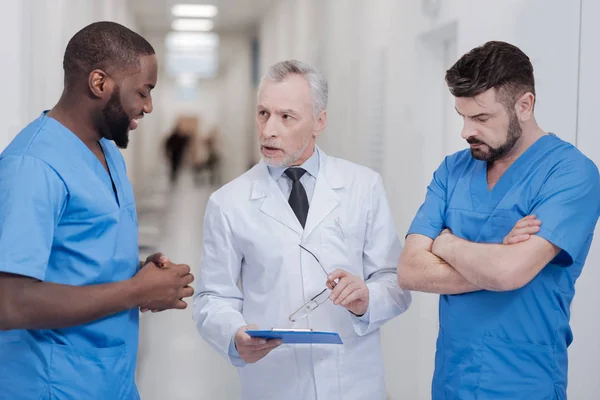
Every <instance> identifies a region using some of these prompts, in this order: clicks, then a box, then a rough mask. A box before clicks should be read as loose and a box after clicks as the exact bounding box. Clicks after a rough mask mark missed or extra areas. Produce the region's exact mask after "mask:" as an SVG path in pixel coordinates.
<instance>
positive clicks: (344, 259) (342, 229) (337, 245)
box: [321, 215, 363, 278]
mask: <svg viewBox="0 0 600 400" xmlns="http://www.w3.org/2000/svg"><path fill="white" fill-rule="evenodd" d="M321 248H322V250H321V253H322V258H323V259H324V263H325V268H329V271H328V272H332V271H333V270H335V269H337V268H342V269H345V270H347V271H349V272H351V273H352V274H354V275H357V276H360V277H361V278H362V277H363V276H362V274H363V272H362V252H363V243H362V241H361V240H360V239H359V238H358V233H357V229H356V226H352V225H348V224H344V223H343V222H342V220H341V218H340V217H339V216H338V215H333V216H331V217H330V218H328V219H327V220H326V221H324V222H323V226H322V227H321Z"/></svg>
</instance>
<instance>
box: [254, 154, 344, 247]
mask: <svg viewBox="0 0 600 400" xmlns="http://www.w3.org/2000/svg"><path fill="white" fill-rule="evenodd" d="M317 150H318V151H319V173H318V175H317V182H316V184H315V191H314V194H313V200H312V201H311V206H310V209H309V212H308V218H307V220H306V226H305V229H304V230H303V229H302V225H300V222H298V218H296V215H295V214H294V212H293V211H292V209H291V207H290V206H289V204H288V202H287V199H286V198H284V196H283V193H282V192H281V189H279V186H277V183H276V182H275V180H274V179H273V177H272V176H271V174H270V173H269V169H268V167H267V165H266V164H265V163H264V162H263V161H261V162H260V163H259V164H258V165H257V166H256V170H255V174H254V178H253V184H252V193H251V196H250V198H251V200H258V199H262V198H264V199H265V201H264V202H263V203H262V206H261V208H260V210H261V211H262V212H263V213H265V214H267V215H268V216H270V217H271V218H274V219H275V220H277V221H279V222H280V223H282V224H283V225H285V226H287V227H288V228H290V229H292V230H293V231H295V232H296V233H298V234H299V235H301V236H304V237H308V235H310V233H311V232H312V231H313V230H314V229H315V228H316V227H317V226H318V225H319V224H320V223H321V221H323V219H325V218H326V217H327V216H328V215H329V214H330V213H331V212H332V211H333V210H334V209H335V208H336V207H337V205H338V204H339V196H338V195H337V193H336V192H335V190H337V189H341V188H343V187H344V185H345V182H344V179H343V176H342V174H341V171H340V169H339V167H338V165H337V163H336V160H335V159H334V158H329V157H328V156H327V154H325V153H324V152H323V151H322V150H320V149H317Z"/></svg>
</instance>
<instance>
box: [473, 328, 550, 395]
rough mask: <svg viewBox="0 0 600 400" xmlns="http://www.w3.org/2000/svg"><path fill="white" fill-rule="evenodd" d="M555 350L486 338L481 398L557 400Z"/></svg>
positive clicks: (543, 346)
mask: <svg viewBox="0 0 600 400" xmlns="http://www.w3.org/2000/svg"><path fill="white" fill-rule="evenodd" d="M553 365H554V348H553V346H550V345H541V344H534V343H529V342H525V341H517V340H510V339H502V338H497V337H491V336H485V337H484V340H483V351H482V370H481V380H480V385H479V389H478V395H479V396H478V398H482V399H491V398H502V399H514V400H518V399H524V400H525V399H540V400H542V399H544V400H545V399H548V400H550V399H555V398H556V397H555V396H556V391H555V386H554V380H553V377H554V369H553Z"/></svg>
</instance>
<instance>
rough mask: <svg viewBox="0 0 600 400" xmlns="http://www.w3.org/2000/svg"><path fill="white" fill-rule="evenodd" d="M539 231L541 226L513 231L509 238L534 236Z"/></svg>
mask: <svg viewBox="0 0 600 400" xmlns="http://www.w3.org/2000/svg"><path fill="white" fill-rule="evenodd" d="M539 231H540V227H539V225H534V226H527V227H525V228H519V229H513V230H512V232H511V233H510V235H509V236H520V235H532V234H534V233H538V232H539Z"/></svg>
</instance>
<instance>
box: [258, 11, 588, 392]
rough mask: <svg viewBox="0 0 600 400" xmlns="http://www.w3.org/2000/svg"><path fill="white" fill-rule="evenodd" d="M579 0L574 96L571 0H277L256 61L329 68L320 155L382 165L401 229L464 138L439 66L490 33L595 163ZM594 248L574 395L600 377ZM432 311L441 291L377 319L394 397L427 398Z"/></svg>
mask: <svg viewBox="0 0 600 400" xmlns="http://www.w3.org/2000/svg"><path fill="white" fill-rule="evenodd" d="M583 1H584V4H585V6H584V10H585V12H584V15H585V16H586V18H587V22H588V23H587V27H586V26H585V25H584V31H583V34H584V39H585V38H587V39H585V40H587V42H585V41H584V46H585V47H584V48H583V49H582V51H583V52H582V57H583V58H582V62H583V63H585V66H583V68H582V83H581V88H582V89H583V90H586V91H587V92H585V93H587V94H585V93H583V92H582V94H581V95H578V81H577V75H578V68H579V63H578V49H579V16H580V2H579V1H570V2H565V1H560V0H545V1H544V0H522V1H502V2H492V1H481V0H447V1H443V2H441V1H440V2H431V1H420V2H419V1H414V0H403V1H401V0H381V1H377V2H374V1H364V0H322V1H319V2H315V1H312V0H308V1H302V0H281V1H280V3H279V4H278V5H277V6H275V7H273V9H272V10H271V11H270V12H269V13H268V14H267V15H266V16H265V18H264V19H263V21H262V25H261V28H260V32H261V46H262V58H261V68H262V70H263V72H264V70H265V68H266V67H267V66H268V65H270V64H272V63H274V62H276V61H280V60H282V59H285V58H296V57H297V58H300V59H303V60H305V61H307V62H309V63H312V64H313V65H315V66H316V67H317V68H319V69H321V70H322V71H323V72H324V73H325V74H326V75H327V77H328V79H329V83H330V101H329V127H328V129H327V131H326V132H325V133H324V135H323V136H322V137H321V138H320V140H319V143H320V145H321V147H323V148H324V149H325V151H327V152H328V153H331V154H334V155H337V156H341V157H344V158H347V159H350V160H353V161H356V162H360V163H363V164H366V165H370V166H372V167H374V168H376V169H377V168H378V167H379V166H381V172H382V175H383V177H384V182H385V185H386V191H387V194H388V198H389V200H390V204H391V205H392V212H393V216H394V221H395V223H396V226H397V229H398V232H399V234H400V236H401V237H403V236H404V232H406V231H407V229H408V227H409V225H410V222H411V221H412V218H413V217H414V214H415V212H416V210H417V208H418V206H419V205H420V203H421V201H422V200H423V198H424V195H425V190H426V186H427V184H428V183H429V180H430V179H431V176H432V173H433V171H434V169H435V168H436V167H437V166H438V164H439V163H440V162H441V160H442V158H443V156H444V155H446V154H449V153H452V152H454V151H457V150H459V149H461V148H464V147H465V144H464V141H463V140H462V139H461V138H460V120H459V119H458V118H457V117H456V116H455V115H454V114H453V110H452V107H453V100H452V97H451V96H450V95H449V93H448V91H447V88H446V86H445V83H444V72H445V70H446V69H447V68H448V67H449V66H450V65H451V64H452V63H453V62H454V61H456V60H457V59H458V57H459V56H460V55H462V54H463V53H464V52H466V51H468V50H470V49H471V48H473V47H474V46H477V45H480V44H483V43H485V42H486V41H488V40H504V41H508V42H511V43H513V44H515V45H517V46H519V47H521V48H522V49H523V50H524V51H525V52H526V53H527V54H528V55H529V56H530V58H531V59H532V62H533V64H534V69H535V76H536V87H537V92H538V100H537V105H536V116H537V119H538V122H539V123H540V125H541V126H542V127H543V128H545V129H547V130H551V131H553V132H555V133H556V134H558V135H559V136H561V137H562V138H563V139H565V140H568V141H571V142H573V143H575V142H576V126H577V118H578V115H579V129H580V133H579V137H578V141H577V143H578V145H579V146H580V148H582V149H583V150H584V152H586V153H588V154H590V155H593V154H595V155H596V156H597V158H596V161H597V162H598V157H600V154H598V153H597V152H598V150H597V149H599V148H600V142H599V141H598V139H597V133H596V132H595V130H597V124H594V122H595V121H594V116H595V114H597V112H596V111H595V110H596V109H597V107H598V102H597V101H596V100H595V98H594V97H593V96H594V95H595V94H596V92H597V88H598V87H600V82H598V81H597V79H598V78H597V72H596V71H598V68H599V65H598V63H599V61H598V52H597V40H595V39H592V38H597V37H599V35H600V32H598V30H597V24H595V25H594V23H595V22H594V21H592V16H594V15H599V14H598V12H599V11H598V4H596V3H597V2H595V1H594V0H583ZM434 3H438V4H440V5H441V7H440V9H439V10H438V11H437V12H429V11H432V10H427V9H426V8H425V7H424V5H425V4H434ZM592 3H594V4H592ZM585 7H587V8H585ZM593 8H595V10H594V9H593ZM294 10H296V12H293V11H294ZM298 10H301V12H298ZM433 11H435V10H433ZM594 11H596V13H594ZM290 15H293V19H292V21H290ZM307 28H308V29H307ZM594 29H595V32H592V30H594ZM594 33H595V36H594ZM382 60H383V63H382V62H381V61H382ZM382 88H383V89H382ZM578 99H579V101H580V106H581V108H580V110H579V114H578V110H577V103H578ZM449 110H450V112H449ZM379 120H381V121H379ZM584 129H585V131H584ZM379 131H382V132H383V135H382V136H383V137H379V136H378V132H379ZM586 132H587V133H586ZM378 149H379V150H380V154H378V152H377V150H378ZM595 247H596V248H597V247H598V244H596V245H595ZM598 252H600V249H595V250H594V252H593V253H592V255H591V256H590V261H589V262H588V267H587V268H586V270H585V271H586V272H585V273H584V275H583V278H582V281H580V282H579V284H578V292H579V293H578V294H577V296H576V302H575V306H574V311H573V313H574V320H573V327H574V329H575V335H576V339H575V340H576V343H575V345H574V347H573V349H572V350H571V360H570V361H571V371H572V374H571V382H572V383H573V384H572V385H571V387H570V388H569V391H570V396H571V397H573V398H576V399H580V398H581V399H585V398H589V397H585V396H586V393H589V392H590V388H589V386H590V382H592V381H594V382H596V381H597V379H595V378H594V377H593V375H591V371H593V367H592V365H593V363H594V362H595V363H597V361H596V360H598V359H599V357H600V340H597V338H596V336H597V335H595V334H596V333H597V332H598V331H600V329H599V328H600V326H598V324H597V323H596V324H594V323H592V322H589V321H590V320H593V318H592V317H591V316H593V309H592V307H594V305H595V304H598V302H599V300H600V296H598V295H596V294H593V293H592V289H593V288H594V284H595V283H596V282H597V281H598V280H597V278H598V277H600V276H597V275H595V272H593V271H592V272H590V270H594V268H593V264H595V262H597V261H598V260H599V259H598ZM590 266H592V268H590ZM584 281H585V283H584ZM586 285H588V286H586ZM586 306H587V308H586ZM437 318H438V297H437V296H434V295H427V294H420V293H415V296H414V303H413V306H412V307H411V309H410V310H409V311H408V312H407V313H405V314H404V315H403V316H401V317H400V318H398V319H396V320H394V321H392V322H390V323H389V324H387V326H386V327H384V329H383V343H384V352H385V363H386V379H387V384H388V391H389V393H390V398H392V399H411V400H413V399H429V398H430V383H431V376H432V372H433V358H434V350H435V339H436V336H437V326H438V320H437ZM586 332H587V333H586ZM590 349H592V350H593V351H592V352H591V353H588V351H589V350H590ZM409 359H410V360H416V361H408V360H409ZM573 371H576V372H573ZM580 387H581V389H580ZM596 393H597V391H596Z"/></svg>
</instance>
